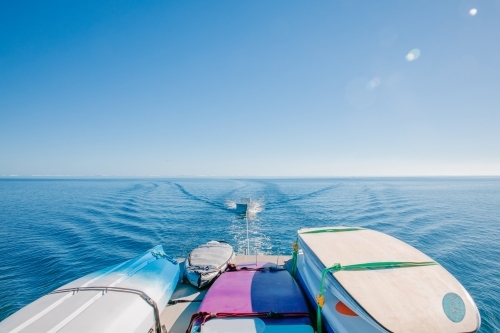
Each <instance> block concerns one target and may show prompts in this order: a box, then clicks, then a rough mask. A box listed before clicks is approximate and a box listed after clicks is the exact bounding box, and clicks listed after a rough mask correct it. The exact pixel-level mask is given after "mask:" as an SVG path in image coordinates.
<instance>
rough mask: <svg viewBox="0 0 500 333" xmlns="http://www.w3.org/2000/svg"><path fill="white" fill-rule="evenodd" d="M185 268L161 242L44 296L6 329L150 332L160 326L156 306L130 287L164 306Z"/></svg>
mask: <svg viewBox="0 0 500 333" xmlns="http://www.w3.org/2000/svg"><path fill="white" fill-rule="evenodd" d="M179 272H180V270H179V265H178V263H177V261H176V260H174V259H172V258H170V257H168V256H167V255H166V254H165V252H164V250H163V247H162V246H156V247H154V248H152V249H151V250H149V251H147V252H145V253H143V254H142V255H140V256H138V257H136V258H134V259H132V260H129V261H126V262H123V263H121V264H118V265H114V266H111V267H108V268H106V269H103V270H100V271H97V272H95V273H92V274H89V275H87V276H84V277H82V278H80V279H77V280H75V281H72V282H70V283H68V284H66V285H64V286H62V287H61V288H59V290H61V289H64V290H67V289H70V290H71V291H67V292H57V293H51V294H48V295H45V296H43V297H41V298H39V299H38V300H36V301H34V302H33V303H31V304H29V305H27V306H26V307H24V308H22V309H21V310H19V311H18V312H16V313H14V314H13V315H11V316H10V317H8V318H6V319H5V320H4V321H2V322H1V323H0V331H1V332H11V333H16V332H22V333H28V332H37V333H41V332H61V333H69V332H75V333H83V332H130V333H132V332H134V333H135V332H148V331H149V329H150V328H151V327H152V326H155V321H156V318H155V310H154V308H153V307H152V306H151V304H148V303H147V302H146V301H145V300H144V299H143V298H142V297H141V296H140V295H139V294H138V293H131V292H125V291H124V290H135V291H139V292H141V293H144V294H145V295H147V296H148V297H149V298H151V300H152V301H153V302H154V303H155V304H156V306H157V308H158V309H163V308H164V307H165V306H166V304H167V302H168V300H169V299H170V297H171V295H172V293H173V291H174V289H175V287H176V285H177V281H178V279H179ZM105 287H110V289H109V290H106V289H105ZM78 288H81V289H78ZM93 288H94V289H93ZM113 288H116V290H120V291H113V290H112V289H113ZM122 289H123V290H122Z"/></svg>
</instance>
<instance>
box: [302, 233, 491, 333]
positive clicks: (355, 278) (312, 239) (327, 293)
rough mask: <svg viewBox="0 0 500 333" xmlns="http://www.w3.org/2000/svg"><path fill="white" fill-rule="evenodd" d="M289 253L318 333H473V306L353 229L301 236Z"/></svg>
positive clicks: (410, 259)
mask: <svg viewBox="0 0 500 333" xmlns="http://www.w3.org/2000/svg"><path fill="white" fill-rule="evenodd" d="M297 246H298V248H297ZM295 251H296V252H295V255H296V264H297V266H296V267H297V277H298V279H299V281H300V283H301V284H302V286H303V287H304V290H305V291H306V292H307V294H308V296H309V297H310V299H312V300H313V302H314V303H318V313H319V314H320V316H318V320H317V326H318V332H321V331H322V329H321V326H325V328H326V331H328V332H336V333H337V332H338V333H346V332H349V333H356V332H360V333H361V332H363V333H370V332H415V333H416V332H422V333H424V332H457V333H458V332H475V331H477V330H478V329H479V326H480V324H481V319H480V316H479V312H478V309H477V307H476V304H475V303H474V301H473V300H472V298H471V296H470V295H469V293H468V292H467V291H466V290H465V288H464V287H463V286H462V285H461V284H460V282H458V281H457V279H455V278H454V277H453V276H452V275H451V274H450V273H449V272H448V271H447V270H446V269H444V268H443V267H442V266H441V265H439V264H438V263H436V262H435V261H433V260H432V259H431V258H430V257H428V256H427V255H425V254H424V253H422V252H420V251H419V250H417V249H415V248H414V247H412V246H410V245H408V244H406V243H404V242H402V241H400V240H398V239H396V238H394V237H391V236H389V235H386V234H383V233H381V232H377V231H374V230H369V229H364V228H356V227H331V228H313V229H302V230H299V231H298V244H296V245H295ZM322 323H323V325H322Z"/></svg>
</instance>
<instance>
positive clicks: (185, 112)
mask: <svg viewBox="0 0 500 333" xmlns="http://www.w3.org/2000/svg"><path fill="white" fill-rule="evenodd" d="M474 9H475V11H474ZM471 10H472V11H471ZM473 14H475V15H473ZM499 32H500V0H495V1H494V0H489V1H462V2H460V1H455V0H450V1H446V0H440V1H368V0H366V1H361V0H359V1H347V0H337V1H316V2H314V1H312V2H311V1H143V2H140V1H130V2H126V1H116V2H106V1H57V2H56V1H44V2H39V1H2V2H1V3H0V175H25V176H26V175H80V176H93V175H108V176H149V175H156V176H180V175H185V176H200V175H208V176H227V177H234V176H243V177H244V176H256V177H259V176H282V177H288V176H292V177H293V176H311V177H328V176H405V175H500V34H499ZM412 50H418V51H414V52H416V53H413V59H411V56H408V54H409V53H410V52H411V51H412ZM417 53H419V57H415V55H416V54H417ZM408 59H410V60H412V61H409V60H408Z"/></svg>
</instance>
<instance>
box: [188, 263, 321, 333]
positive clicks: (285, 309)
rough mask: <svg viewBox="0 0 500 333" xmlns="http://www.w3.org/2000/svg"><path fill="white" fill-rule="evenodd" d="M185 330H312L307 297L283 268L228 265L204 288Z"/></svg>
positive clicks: (207, 332)
mask: <svg viewBox="0 0 500 333" xmlns="http://www.w3.org/2000/svg"><path fill="white" fill-rule="evenodd" d="M186 332H187V333H195V332H202V333H214V332H218V333H226V332H227V333H230V332H244V333H262V332H266V333H278V332H291V333H313V332H314V331H313V328H312V326H311V320H310V318H309V309H308V306H307V301H306V299H305V297H304V295H303V294H302V292H301V290H300V288H299V286H298V285H297V283H296V281H295V280H294V279H293V278H292V276H291V275H290V273H289V272H288V271H286V270H285V269H284V268H282V267H279V266H277V265H276V264H272V263H269V262H258V263H254V264H241V265H238V266H236V265H231V266H230V267H229V269H228V270H227V271H226V272H224V273H223V274H222V275H221V276H220V277H219V278H218V279H217V280H216V281H215V282H214V283H213V284H212V286H211V287H210V289H209V290H208V291H207V293H206V295H205V297H204V299H203V301H202V303H201V305H200V307H199V309H198V311H197V312H196V313H195V314H193V315H192V317H191V322H190V325H189V328H188V330H187V331H186Z"/></svg>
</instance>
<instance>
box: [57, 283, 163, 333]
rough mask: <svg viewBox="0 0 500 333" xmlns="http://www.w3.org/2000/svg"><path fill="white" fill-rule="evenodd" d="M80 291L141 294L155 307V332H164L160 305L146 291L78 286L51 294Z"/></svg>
mask: <svg viewBox="0 0 500 333" xmlns="http://www.w3.org/2000/svg"><path fill="white" fill-rule="evenodd" d="M79 291H102V292H103V295H104V292H106V293H107V292H108V291H116V292H119V293H128V294H135V295H138V296H140V297H141V298H142V299H143V300H145V301H146V303H148V304H149V305H151V307H152V308H153V312H154V316H155V332H156V333H162V332H161V324H160V312H158V306H157V305H156V302H155V301H154V300H153V299H152V298H151V297H149V296H148V295H147V294H146V293H145V292H142V291H140V290H137V289H130V288H120V287H98V286H96V287H76V288H66V289H57V290H54V291H53V292H50V293H49V294H60V293H68V292H73V295H74V294H75V292H79Z"/></svg>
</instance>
